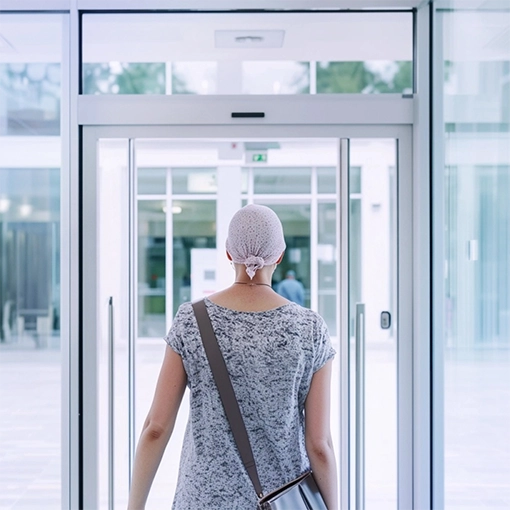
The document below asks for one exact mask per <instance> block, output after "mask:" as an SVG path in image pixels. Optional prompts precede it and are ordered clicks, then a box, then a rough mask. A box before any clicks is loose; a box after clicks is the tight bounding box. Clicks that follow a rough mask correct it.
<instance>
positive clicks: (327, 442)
mask: <svg viewBox="0 0 510 510" xmlns="http://www.w3.org/2000/svg"><path fill="white" fill-rule="evenodd" d="M332 363H333V362H332V361H328V362H327V363H326V364H325V365H324V366H323V367H322V368H321V369H320V370H317V372H315V374H314V375H313V378H312V383H311V385H310V391H309V392H308V396H307V397H306V402H305V439H306V451H307V453H308V458H309V459H310V464H311V467H312V472H313V476H314V478H315V481H316V482H317V485H318V486H319V490H320V492H321V494H322V497H323V498H324V502H325V503H326V506H327V507H328V510H337V509H338V486H337V475H336V461H335V452H334V451H333V442H332V440H331V431H330V398H331V366H332Z"/></svg>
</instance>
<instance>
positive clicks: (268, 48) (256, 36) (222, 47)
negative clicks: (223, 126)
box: [82, 11, 413, 95]
mask: <svg viewBox="0 0 510 510" xmlns="http://www.w3.org/2000/svg"><path fill="white" fill-rule="evenodd" d="M260 27H262V28H260ZM83 35H84V45H83V67H82V92H83V93H84V94H247V95H250V94H268V95H273V94H341V93H355V94H359V93H363V94H380V93H399V94H400V93H409V92H412V91H413V65H412V55H413V53H412V49H413V14H412V12H411V11H409V12H391V11H388V12H368V13H360V12H357V13H349V12H341V13H336V14H325V13H318V12H315V13H314V12H310V13H301V14H294V13H265V14H262V13H250V14H243V13H236V14H228V13H211V14H200V13H192V14H190V13H188V14H168V13H167V14H164V13H159V14H137V15H136V16H132V15H130V14H114V15H112V14H106V15H103V14H87V15H84V17H83Z"/></svg>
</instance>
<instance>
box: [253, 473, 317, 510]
mask: <svg viewBox="0 0 510 510" xmlns="http://www.w3.org/2000/svg"><path fill="white" fill-rule="evenodd" d="M259 509H260V510H327V508H326V504H325V503H324V500H323V499H322V496H321V493H320V491H319V488H318V487H317V484H316V483H315V478H314V477H313V474H312V472H311V471H308V472H307V473H305V474H303V475H301V476H300V477H298V478H296V479H295V480H292V482H289V483H288V484H286V485H284V486H282V487H280V488H279V489H276V490H275V491H273V492H270V493H269V494H267V495H266V496H264V497H263V498H261V499H260V501H259Z"/></svg>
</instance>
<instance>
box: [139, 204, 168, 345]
mask: <svg viewBox="0 0 510 510" xmlns="http://www.w3.org/2000/svg"><path fill="white" fill-rule="evenodd" d="M165 254H166V202H164V201H161V200H139V201H138V336H141V337H163V336H164V335H165V333H166V331H165V329H166V323H165V290H166V281H165V278H166V271H165V267H166V266H165Z"/></svg>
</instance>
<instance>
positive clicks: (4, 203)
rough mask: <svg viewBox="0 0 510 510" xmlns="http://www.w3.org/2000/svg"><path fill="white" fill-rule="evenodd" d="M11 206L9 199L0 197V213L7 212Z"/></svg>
mask: <svg viewBox="0 0 510 510" xmlns="http://www.w3.org/2000/svg"><path fill="white" fill-rule="evenodd" d="M9 207H11V201H10V200H9V199H8V198H0V213H4V212H7V211H8V210H9Z"/></svg>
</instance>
